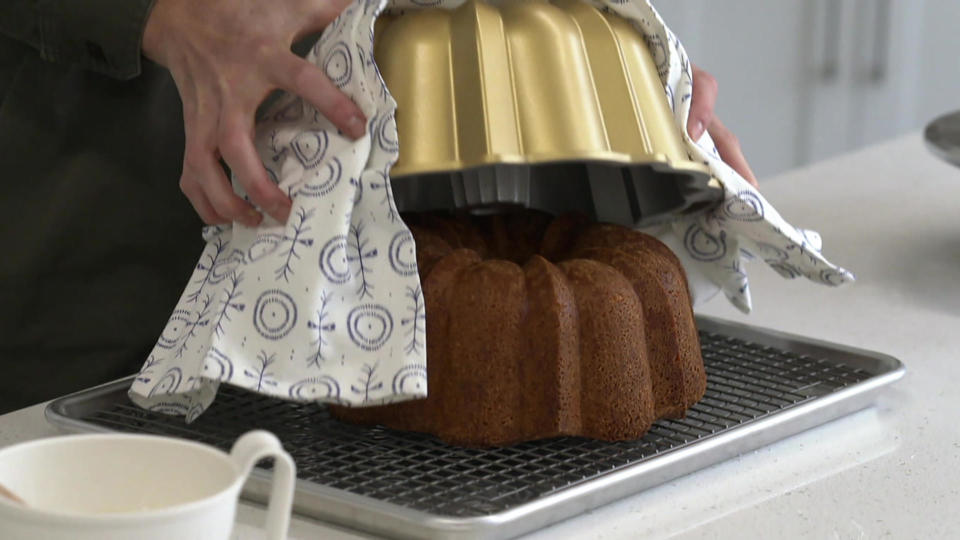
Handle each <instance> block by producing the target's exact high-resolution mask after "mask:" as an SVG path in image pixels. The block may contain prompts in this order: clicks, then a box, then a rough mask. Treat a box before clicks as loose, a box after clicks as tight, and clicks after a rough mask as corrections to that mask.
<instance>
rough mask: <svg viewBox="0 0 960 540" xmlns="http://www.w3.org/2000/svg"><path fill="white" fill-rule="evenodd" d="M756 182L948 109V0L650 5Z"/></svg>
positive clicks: (956, 4) (955, 4)
mask: <svg viewBox="0 0 960 540" xmlns="http://www.w3.org/2000/svg"><path fill="white" fill-rule="evenodd" d="M653 4H654V6H655V7H656V8H657V10H658V11H659V12H660V13H661V15H662V16H663V17H664V19H665V20H666V21H667V24H668V25H669V26H670V27H671V28H672V29H673V30H674V32H675V33H676V34H677V35H678V36H679V37H680V40H681V41H682V42H683V44H684V46H685V48H686V49H687V52H688V54H689V55H690V58H691V59H692V60H693V62H694V63H696V64H697V65H699V66H701V67H702V68H704V69H706V70H707V71H709V72H710V73H712V74H713V75H714V76H715V77H716V78H717V79H718V81H719V83H720V95H719V99H718V103H717V114H718V115H720V117H721V118H722V119H723V121H724V123H726V124H727V125H728V126H729V127H730V128H731V129H732V130H733V131H734V132H735V133H736V134H737V136H738V137H739V139H740V141H741V144H742V146H743V148H744V152H745V153H746V155H747V158H748V159H749V160H750V162H751V165H752V166H753V168H754V170H755V172H756V173H757V175H758V176H759V177H760V178H761V180H762V179H763V177H765V176H769V175H771V174H774V173H777V172H779V171H782V170H784V169H788V168H791V167H797V166H800V165H803V164H805V163H809V162H812V161H817V160H820V159H824V158H826V157H829V156H831V155H834V154H838V153H842V152H847V151H850V150H853V149H856V148H859V147H861V146H864V145H867V144H870V143H873V142H877V141H880V140H883V139H887V138H890V137H893V136H896V135H898V134H901V133H904V132H906V131H909V130H913V129H917V128H919V127H921V126H923V125H924V124H925V123H926V122H927V121H929V120H930V119H931V118H932V117H934V116H937V115H939V114H941V113H944V112H947V111H949V110H955V109H960V32H957V27H958V24H960V1H957V0H781V1H777V2H770V1H765V0H727V1H723V2H717V1H712V2H711V1H709V0H659V1H658V0H654V2H653Z"/></svg>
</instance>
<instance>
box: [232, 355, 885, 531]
mask: <svg viewBox="0 0 960 540" xmlns="http://www.w3.org/2000/svg"><path fill="white" fill-rule="evenodd" d="M903 373H904V371H903V370H902V369H900V370H898V371H895V372H891V373H888V374H885V375H881V376H878V377H875V378H872V379H869V380H867V381H865V382H863V383H860V384H856V385H853V386H851V387H849V388H845V389H843V390H840V391H838V392H836V393H834V394H831V395H829V396H825V397H821V398H818V399H816V400H813V401H810V402H807V403H803V404H800V405H797V406H794V407H791V408H789V409H787V410H784V411H782V412H780V413H777V414H775V415H772V416H770V417H767V418H764V419H761V420H758V421H754V422H750V423H747V424H744V425H741V426H739V427H736V428H731V429H729V430H727V431H725V432H723V433H720V434H717V435H713V436H709V437H705V438H703V439H700V440H697V441H694V443H692V444H689V445H686V446H683V447H679V448H676V449H674V450H672V451H669V452H665V453H663V454H661V455H658V456H657V457H656V458H655V459H651V460H649V461H646V462H642V463H638V464H636V465H631V466H628V467H625V468H623V469H621V470H619V471H614V472H611V473H607V474H606V475H604V476H602V477H600V478H596V479H593V480H591V481H590V482H588V483H585V484H583V485H579V486H572V487H569V488H566V489H564V490H562V491H559V492H557V493H556V494H554V495H550V496H547V497H544V498H542V499H539V500H537V501H535V502H533V503H529V504H526V505H523V506H519V507H516V508H514V509H512V510H509V511H507V512H501V513H499V514H493V515H490V516H485V517H479V518H442V517H437V516H435V515H432V514H426V513H423V512H419V511H415V510H409V509H406V508H403V507H399V506H396V505H392V504H388V503H384V502H381V501H378V500H375V499H370V498H367V497H362V496H358V495H354V494H352V493H347V492H344V491H340V490H336V489H331V488H325V487H322V486H317V485H315V484H311V483H301V485H300V486H298V492H297V499H296V501H295V508H296V510H297V511H298V513H301V514H306V515H310V516H311V517H314V518H317V519H320V520H324V521H330V522H332V523H337V524H339V525H344V526H347V527H352V528H357V529H361V530H367V531H375V532H378V533H382V534H384V535H386V536H389V537H391V538H445V539H457V540H467V539H470V540H499V539H504V538H513V537H516V536H519V535H522V534H525V533H528V532H531V531H534V530H537V529H541V528H543V527H545V526H547V525H551V524H554V523H556V522H558V521H560V520H562V519H566V518H568V517H575V516H576V515H577V514H580V513H583V512H586V511H588V510H592V509H594V508H597V507H600V506H603V505H605V504H608V503H610V502H612V501H615V500H617V499H621V498H623V497H626V496H628V495H632V494H635V493H638V492H640V491H643V490H645V489H648V488H650V487H653V486H656V485H659V484H662V483H664V482H668V481H670V480H673V479H675V478H678V477H680V476H683V475H685V474H688V473H691V472H694V471H696V470H699V469H702V468H705V467H708V466H710V465H713V464H715V463H719V462H721V461H725V460H727V459H730V458H732V457H736V456H738V455H741V454H743V453H746V452H749V451H751V450H755V449H757V448H760V447H762V446H765V445H767V444H770V443H773V442H776V441H778V440H781V439H784V438H786V437H789V436H791V435H794V434H797V433H800V432H801V431H804V430H807V429H810V428H812V427H816V426H818V425H821V424H823V423H825V422H829V421H830V420H834V419H836V418H839V417H841V416H844V415H847V414H850V413H853V412H856V411H858V410H860V409H863V408H865V407H868V406H869V405H871V404H872V402H873V400H874V398H875V396H876V393H877V392H878V391H879V390H880V389H881V388H883V387H885V386H887V385H889V384H890V383H892V382H894V381H896V380H897V379H899V378H900V377H902V376H903ZM268 478H269V473H267V472H266V471H259V470H258V471H256V473H255V474H254V475H253V476H252V477H251V479H250V481H249V482H248V484H247V486H246V487H245V488H244V496H245V497H248V498H250V499H251V500H254V501H257V502H261V503H263V502H265V501H266V499H267V494H268V493H269V483H268V480H267V479H268ZM304 509H309V512H304ZM317 509H321V510H320V511H319V512H318V511H317ZM374 509H375V512H371V510H374ZM371 514H372V515H371Z"/></svg>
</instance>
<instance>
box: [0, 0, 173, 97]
mask: <svg viewBox="0 0 960 540" xmlns="http://www.w3.org/2000/svg"><path fill="white" fill-rule="evenodd" d="M153 2H154V0H0V33H3V34H5V35H7V36H9V37H12V38H14V39H16V40H19V41H22V42H24V43H26V44H28V45H30V46H31V47H33V48H35V49H37V50H38V51H39V52H40V55H41V56H42V57H43V58H44V59H45V60H49V61H51V62H61V63H70V64H75V65H79V66H81V67H84V68H86V69H90V70H92V71H97V72H100V73H103V74H106V75H109V76H111V77H116V78H119V79H129V78H131V77H135V76H136V75H138V74H139V73H140V60H141V55H140V47H141V40H142V38H143V29H144V26H145V25H146V20H147V17H148V16H149V14H150V9H151V7H152V5H153Z"/></svg>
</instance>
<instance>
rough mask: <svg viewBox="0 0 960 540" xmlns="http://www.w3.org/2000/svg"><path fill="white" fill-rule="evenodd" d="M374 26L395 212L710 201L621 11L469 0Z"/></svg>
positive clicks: (636, 218)
mask: <svg viewBox="0 0 960 540" xmlns="http://www.w3.org/2000/svg"><path fill="white" fill-rule="evenodd" d="M375 36H376V43H375V49H374V54H375V56H376V59H377V64H378V66H379V68H380V71H381V74H382V76H383V78H384V81H385V82H386V84H387V87H388V88H389V90H390V92H391V93H392V94H393V96H394V98H395V99H396V100H397V113H396V120H397V129H398V136H399V142H400V156H399V160H398V161H397V163H396V164H395V165H394V167H393V169H392V170H391V176H392V177H393V178H395V179H396V180H395V181H394V194H395V196H396V198H397V202H398V206H400V208H401V209H402V210H424V209H431V208H451V207H455V208H464V207H479V206H490V205H495V204H505V203H509V204H519V205H523V206H529V207H539V208H542V209H545V210H550V211H554V212H558V211H569V210H584V209H585V208H583V206H584V205H585V204H586V205H588V206H591V207H592V210H594V212H593V213H594V214H595V217H598V218H601V219H604V220H606V221H615V222H621V223H624V224H636V223H638V222H641V221H645V220H646V221H648V220H649V219H648V218H650V217H651V215H652V214H657V213H664V212H667V213H676V212H680V211H684V210H689V209H690V208H691V207H695V206H699V205H702V203H704V202H708V201H712V200H716V199H718V198H719V195H720V193H721V190H720V189H719V185H718V184H717V183H716V181H715V180H714V181H711V179H710V176H709V173H708V170H707V167H706V166H705V165H703V164H701V163H697V162H692V161H690V159H689V157H688V155H687V152H686V150H685V149H684V143H683V141H682V139H681V136H680V133H679V132H678V130H677V127H676V124H675V121H674V119H673V114H672V112H671V111H670V108H669V105H668V104H667V100H666V95H665V93H664V90H663V84H662V83H661V82H660V79H659V77H658V75H657V69H656V66H655V64H654V61H653V58H652V57H651V55H650V52H649V50H648V48H647V45H646V43H645V41H644V38H643V36H642V35H641V34H640V33H639V32H638V31H637V30H636V29H634V28H633V26H632V25H631V23H630V22H629V21H627V20H625V19H622V18H620V17H618V16H616V15H613V14H606V13H601V12H600V11H598V10H597V9H596V8H594V7H592V6H590V5H588V4H586V3H583V2H581V1H579V0H552V1H550V2H547V1H545V0H520V1H511V2H503V3H500V4H498V5H490V4H487V3H485V2H482V1H480V0H470V1H468V2H466V3H464V4H463V5H461V6H460V7H458V8H457V9H453V10H444V9H424V10H419V11H409V12H406V13H403V14H401V15H385V16H382V17H380V18H379V19H378V20H377V25H376V28H375ZM447 184H449V187H446V188H444V186H445V185H447ZM624 190H626V192H624ZM584 196H586V197H587V198H586V202H585V201H584V199H583V197H584ZM608 201H609V202H608ZM614 203H618V204H619V205H621V206H622V208H619V209H617V210H615V211H614V210H612V209H611V208H610V205H611V204H614ZM571 206H573V207H572V208H571ZM614 206H616V204H614ZM645 207H646V208H645ZM611 212H613V214H616V216H614V217H613V219H611V217H610V216H609V215H602V214H610V213H611ZM641 214H642V215H641Z"/></svg>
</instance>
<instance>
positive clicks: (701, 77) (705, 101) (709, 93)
mask: <svg viewBox="0 0 960 540" xmlns="http://www.w3.org/2000/svg"><path fill="white" fill-rule="evenodd" d="M716 103H717V80H716V79H715V78H713V75H710V74H709V73H707V72H706V71H704V70H702V69H700V68H698V67H697V66H693V96H691V98H690V117H689V118H688V119H687V133H688V134H689V135H690V138H691V139H693V140H694V141H696V140H699V139H700V137H701V136H703V132H704V131H706V132H707V133H709V134H710V137H711V138H712V139H713V142H714V144H716V145H717V152H719V153H720V159H722V160H723V162H724V163H726V164H727V165H729V166H730V167H732V168H733V170H735V171H737V172H738V173H740V176H742V177H743V178H744V179H745V180H746V181H747V182H750V183H751V184H752V185H753V186H754V187H758V186H757V178H756V177H755V176H754V175H753V171H752V170H750V164H749V163H747V158H746V157H744V155H743V150H742V149H741V148H740V141H739V140H738V139H737V136H736V135H734V134H733V132H731V131H730V130H729V129H727V127H726V126H724V125H723V123H722V122H720V119H719V118H717V116H716V114H714V111H713V108H714V106H715V105H716Z"/></svg>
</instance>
